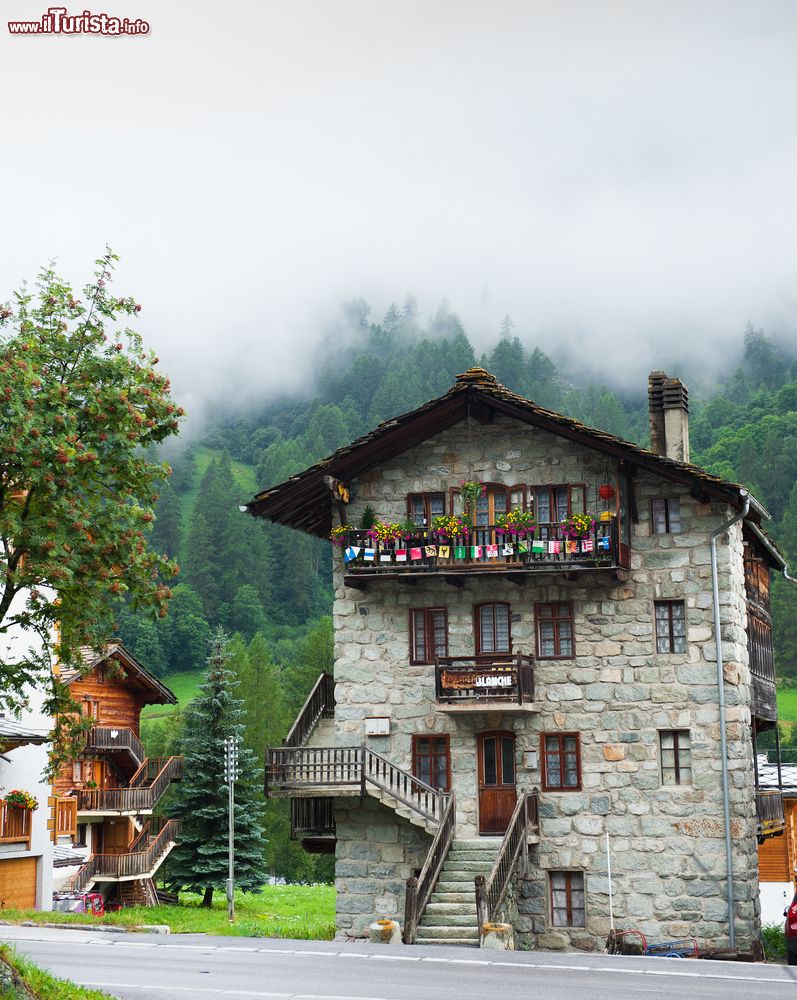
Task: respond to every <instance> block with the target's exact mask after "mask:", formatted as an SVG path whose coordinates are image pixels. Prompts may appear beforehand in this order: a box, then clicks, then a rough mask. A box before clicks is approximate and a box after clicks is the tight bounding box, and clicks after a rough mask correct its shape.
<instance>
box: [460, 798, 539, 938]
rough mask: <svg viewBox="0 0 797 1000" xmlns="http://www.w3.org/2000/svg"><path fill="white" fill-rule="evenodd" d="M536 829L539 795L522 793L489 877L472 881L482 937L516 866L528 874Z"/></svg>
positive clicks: (497, 908) (522, 872)
mask: <svg viewBox="0 0 797 1000" xmlns="http://www.w3.org/2000/svg"><path fill="white" fill-rule="evenodd" d="M536 829H539V801H538V793H537V792H536V790H535V791H533V792H522V793H521V795H520V797H519V798H518V800H517V804H516V805H515V811H514V812H513V813H512V818H511V819H510V821H509V825H508V826H507V828H506V833H505V834H504V839H503V840H502V842H501V846H500V848H499V849H498V856H497V857H496V859H495V864H494V865H493V867H492V870H491V872H490V874H489V875H488V876H487V878H485V877H484V875H477V876H476V878H475V880H474V881H475V887H476V914H477V919H478V924H479V935H481V933H482V927H484V925H485V924H488V923H490V921H492V920H495V918H496V916H497V914H498V910H499V908H500V906H501V903H502V902H503V901H504V897H505V896H506V893H507V890H508V889H509V885H510V881H511V877H512V872H513V871H514V868H515V865H517V864H518V863H519V865H520V872H521V875H525V874H526V873H527V872H528V866H529V845H528V835H529V833H530V832H531V831H532V830H536Z"/></svg>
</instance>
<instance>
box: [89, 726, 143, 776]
mask: <svg viewBox="0 0 797 1000" xmlns="http://www.w3.org/2000/svg"><path fill="white" fill-rule="evenodd" d="M86 749H88V750H99V751H101V752H103V753H113V754H114V755H116V762H117V765H118V766H121V768H122V770H123V771H125V772H126V776H127V775H130V774H133V773H134V772H135V771H137V770H138V769H139V768H140V767H141V765H142V764H143V762H144V760H145V759H146V756H147V752H146V750H145V749H144V747H143V745H142V743H141V741H140V740H139V738H138V737H137V736H136V734H135V733H134V732H133V730H132V729H114V728H112V727H111V726H94V728H93V729H91V730H89V732H88V733H87V734H86Z"/></svg>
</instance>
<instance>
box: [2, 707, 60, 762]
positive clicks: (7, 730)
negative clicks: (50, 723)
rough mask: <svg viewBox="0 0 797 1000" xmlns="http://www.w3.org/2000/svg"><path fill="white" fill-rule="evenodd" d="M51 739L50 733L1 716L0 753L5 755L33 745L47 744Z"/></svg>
mask: <svg viewBox="0 0 797 1000" xmlns="http://www.w3.org/2000/svg"><path fill="white" fill-rule="evenodd" d="M49 738H50V735H49V732H48V731H46V730H43V729H34V728H32V727H31V726H23V725H22V724H21V723H19V722H17V721H16V719H9V718H8V716H7V715H0V751H2V752H3V753H7V752H8V751H9V750H15V749H16V748H17V747H22V746H26V745H28V744H31V743H33V744H42V743H46V742H47V741H48V740H49Z"/></svg>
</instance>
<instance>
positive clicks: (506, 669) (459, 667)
mask: <svg viewBox="0 0 797 1000" xmlns="http://www.w3.org/2000/svg"><path fill="white" fill-rule="evenodd" d="M434 674H435V678H434V679H435V698H436V702H437V710H438V712H446V713H472V712H496V711H500V712H538V711H539V705H538V704H537V703H536V702H535V700H534V660H533V659H532V657H530V656H523V655H522V654H521V653H515V654H514V655H510V654H507V655H504V656H500V655H496V656H493V657H484V656H441V657H438V659H437V661H436V663H435V671H434Z"/></svg>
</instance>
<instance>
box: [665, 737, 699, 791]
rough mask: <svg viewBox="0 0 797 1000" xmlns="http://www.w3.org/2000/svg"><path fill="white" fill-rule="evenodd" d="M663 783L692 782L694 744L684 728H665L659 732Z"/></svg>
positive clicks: (681, 783)
mask: <svg viewBox="0 0 797 1000" xmlns="http://www.w3.org/2000/svg"><path fill="white" fill-rule="evenodd" d="M659 744H660V748H661V783H662V785H691V784H692V745H691V742H690V740H689V733H688V732H687V731H686V730H683V729H665V730H663V731H662V732H660V733H659Z"/></svg>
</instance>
